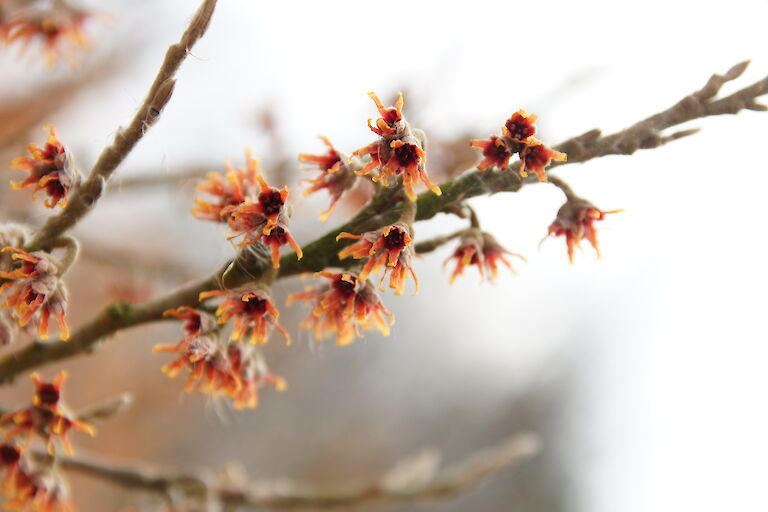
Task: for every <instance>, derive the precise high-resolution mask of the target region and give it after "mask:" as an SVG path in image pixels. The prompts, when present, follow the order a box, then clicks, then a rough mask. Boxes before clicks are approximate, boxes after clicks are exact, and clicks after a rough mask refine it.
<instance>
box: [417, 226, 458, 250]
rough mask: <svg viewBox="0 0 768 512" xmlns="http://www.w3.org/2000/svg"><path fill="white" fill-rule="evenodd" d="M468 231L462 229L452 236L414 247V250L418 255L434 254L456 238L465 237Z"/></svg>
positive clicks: (420, 243)
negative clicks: (433, 252)
mask: <svg viewBox="0 0 768 512" xmlns="http://www.w3.org/2000/svg"><path fill="white" fill-rule="evenodd" d="M470 229H471V228H470ZM467 231H468V229H460V230H458V231H456V232H454V233H451V234H450V235H444V236H436V237H435V238H430V239H429V240H424V241H423V242H419V243H417V244H416V245H415V246H414V247H413V250H414V251H416V254H426V253H428V252H432V251H434V250H436V249H438V248H440V247H442V246H443V245H445V244H447V243H448V242H450V241H451V240H455V239H456V238H459V237H460V236H462V235H464V234H465V233H466V232H467Z"/></svg>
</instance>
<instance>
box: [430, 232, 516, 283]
mask: <svg viewBox="0 0 768 512" xmlns="http://www.w3.org/2000/svg"><path fill="white" fill-rule="evenodd" d="M507 256H515V257H517V258H520V259H522V260H523V261H525V258H524V257H523V256H522V255H520V254H516V253H513V252H511V251H508V250H507V249H505V248H504V247H503V246H502V245H501V244H500V243H499V242H498V241H497V240H496V239H495V238H494V237H493V235H491V234H489V233H485V232H482V231H480V230H479V229H477V228H470V229H468V230H467V232H466V234H465V235H463V236H462V237H461V240H460V241H459V246H458V247H457V248H456V250H454V252H453V254H452V255H451V256H449V257H448V259H447V260H445V263H444V264H443V266H445V265H447V264H448V263H450V262H451V261H455V262H456V266H455V267H454V270H453V272H452V273H451V280H450V282H451V284H453V283H454V281H455V280H456V278H457V277H458V276H460V275H462V274H463V273H464V270H465V269H466V268H467V267H468V266H476V267H477V270H478V272H480V277H481V280H485V278H486V274H490V277H489V281H491V282H493V281H494V280H495V279H496V278H497V277H498V273H499V265H500V264H503V265H504V266H506V267H507V268H508V269H509V270H510V271H511V272H512V273H514V272H515V271H514V269H513V268H512V264H511V263H510V261H509V260H508V259H507Z"/></svg>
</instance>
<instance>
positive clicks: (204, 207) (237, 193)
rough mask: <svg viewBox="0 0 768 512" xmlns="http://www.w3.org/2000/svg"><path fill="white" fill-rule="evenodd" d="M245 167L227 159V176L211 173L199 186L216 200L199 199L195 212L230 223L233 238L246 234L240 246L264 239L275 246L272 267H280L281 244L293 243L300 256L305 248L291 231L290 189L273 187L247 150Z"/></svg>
mask: <svg viewBox="0 0 768 512" xmlns="http://www.w3.org/2000/svg"><path fill="white" fill-rule="evenodd" d="M245 160H246V167H245V169H235V168H233V167H232V165H231V164H230V163H229V162H227V164H226V165H227V174H226V177H224V176H222V175H220V174H218V173H208V175H207V176H206V179H205V180H204V181H202V182H200V183H199V184H198V185H197V188H198V190H200V191H201V192H205V193H206V194H208V195H209V196H213V199H205V198H196V199H195V202H196V205H195V206H194V207H193V208H192V215H194V216H195V217H196V218H198V219H200V220H207V221H212V222H226V223H227V225H228V226H229V228H230V229H231V230H232V234H231V235H230V236H229V238H230V239H232V238H236V237H238V236H241V235H242V236H243V241H242V242H241V243H239V244H238V245H239V246H240V247H243V246H248V245H253V244H255V243H258V242H261V243H263V244H264V245H265V246H267V247H269V248H271V251H272V266H273V267H274V268H278V267H279V266H280V247H282V246H283V245H285V244H290V246H291V247H292V248H293V250H294V251H296V255H297V257H298V258H299V259H301V257H302V252H301V247H300V246H299V244H298V243H296V240H295V239H294V238H293V236H291V233H290V232H289V231H288V218H289V216H290V210H289V208H288V203H287V202H286V201H287V199H288V189H287V188H286V187H283V188H282V189H277V188H275V187H271V186H270V185H269V183H267V181H266V180H265V179H264V177H263V176H262V175H261V172H260V171H259V162H258V160H256V159H255V158H253V157H252V156H251V153H250V151H248V150H246V152H245Z"/></svg>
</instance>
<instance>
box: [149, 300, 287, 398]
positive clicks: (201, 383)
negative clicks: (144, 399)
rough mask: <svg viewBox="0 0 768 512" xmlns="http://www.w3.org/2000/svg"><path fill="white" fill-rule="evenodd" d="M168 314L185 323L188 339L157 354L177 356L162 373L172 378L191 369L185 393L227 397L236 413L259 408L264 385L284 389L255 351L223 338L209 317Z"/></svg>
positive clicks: (185, 311) (192, 312) (188, 311)
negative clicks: (239, 410)
mask: <svg viewBox="0 0 768 512" xmlns="http://www.w3.org/2000/svg"><path fill="white" fill-rule="evenodd" d="M165 314H166V316H173V317H176V318H178V319H180V320H184V322H185V323H184V332H185V336H184V338H182V340H181V341H179V342H178V343H176V344H173V345H157V346H155V348H154V351H155V352H170V353H175V354H178V357H177V358H176V359H175V360H174V361H172V362H170V363H168V364H166V365H165V366H164V367H163V369H162V370H163V372H164V373H166V374H167V375H168V376H169V377H172V378H173V377H176V376H177V375H178V374H179V373H180V372H181V371H182V370H184V369H188V370H189V377H188V378H187V384H186V386H185V390H186V391H188V392H191V391H193V390H198V391H200V392H201V393H205V394H210V395H213V396H227V397H229V398H231V399H232V400H233V402H234V406H235V408H236V409H242V408H255V407H256V406H257V404H258V390H259V388H261V387H262V386H263V385H264V384H270V385H272V386H274V387H275V388H276V389H278V390H282V389H285V381H284V380H283V379H281V378H280V377H277V376H275V375H273V374H271V373H269V371H268V369H267V367H266V365H265V363H264V360H263V359H262V358H261V356H260V355H259V353H258V351H256V349H255V347H253V346H251V345H245V344H243V343H239V342H238V341H236V340H234V339H230V338H226V337H223V336H222V333H221V329H220V327H219V326H218V325H217V322H216V320H215V319H214V318H213V317H211V316H210V315H208V314H207V313H204V312H202V311H200V310H197V309H194V308H191V307H188V306H182V307H180V308H178V309H174V310H169V311H166V313H165ZM238 339H239V337H238Z"/></svg>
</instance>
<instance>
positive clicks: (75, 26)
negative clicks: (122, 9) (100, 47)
mask: <svg viewBox="0 0 768 512" xmlns="http://www.w3.org/2000/svg"><path fill="white" fill-rule="evenodd" d="M91 15H92V14H91V13H90V12H88V11H86V10H83V9H79V8H77V7H75V6H73V5H71V4H70V3H69V2H67V1H66V0H56V1H54V2H52V3H50V5H44V6H32V7H22V8H19V9H18V10H15V11H12V12H11V13H10V14H9V15H8V17H7V19H6V20H4V21H3V20H0V23H2V25H0V42H4V43H6V44H13V43H16V42H18V43H19V44H20V45H21V47H22V49H25V48H26V47H27V46H29V44H30V43H32V42H33V41H35V40H39V41H40V42H41V44H42V45H43V48H44V50H45V55H46V62H47V63H48V64H49V65H52V64H55V63H56V61H57V60H58V59H59V57H60V56H61V55H63V54H64V50H65V43H69V44H73V45H75V46H77V47H80V48H84V47H86V46H88V40H87V39H86V37H85V33H84V31H83V25H84V24H85V22H86V20H87V19H88V18H89V17H91Z"/></svg>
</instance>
